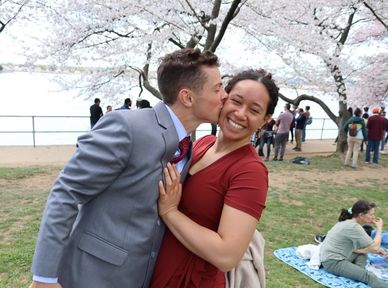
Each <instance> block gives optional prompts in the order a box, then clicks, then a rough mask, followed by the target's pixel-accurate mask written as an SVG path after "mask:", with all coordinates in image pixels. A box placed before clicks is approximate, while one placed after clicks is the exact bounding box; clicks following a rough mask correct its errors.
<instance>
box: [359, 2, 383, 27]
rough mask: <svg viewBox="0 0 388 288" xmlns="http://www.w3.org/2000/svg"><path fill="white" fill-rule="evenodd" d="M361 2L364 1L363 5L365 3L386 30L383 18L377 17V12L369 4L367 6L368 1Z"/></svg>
mask: <svg viewBox="0 0 388 288" xmlns="http://www.w3.org/2000/svg"><path fill="white" fill-rule="evenodd" d="M363 3H364V5H365V7H366V8H368V9H369V10H370V11H371V12H372V14H373V15H374V16H375V17H376V19H377V21H379V22H380V23H381V24H383V26H384V27H385V29H386V30H388V26H387V24H385V23H384V21H383V19H381V18H380V17H379V15H377V13H376V12H375V10H374V9H373V8H372V7H371V6H369V5H368V3H366V1H364V2H363Z"/></svg>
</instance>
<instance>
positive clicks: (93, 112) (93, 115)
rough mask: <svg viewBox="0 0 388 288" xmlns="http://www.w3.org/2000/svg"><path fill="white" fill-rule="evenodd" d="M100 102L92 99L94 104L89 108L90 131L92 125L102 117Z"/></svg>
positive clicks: (97, 99)
mask: <svg viewBox="0 0 388 288" xmlns="http://www.w3.org/2000/svg"><path fill="white" fill-rule="evenodd" d="M100 103H101V100H100V99H99V98H96V99H94V104H93V105H92V106H90V109H89V110H90V128H91V129H92V128H93V127H94V125H96V123H97V122H98V120H100V118H101V117H102V115H104V113H102V109H101V107H100Z"/></svg>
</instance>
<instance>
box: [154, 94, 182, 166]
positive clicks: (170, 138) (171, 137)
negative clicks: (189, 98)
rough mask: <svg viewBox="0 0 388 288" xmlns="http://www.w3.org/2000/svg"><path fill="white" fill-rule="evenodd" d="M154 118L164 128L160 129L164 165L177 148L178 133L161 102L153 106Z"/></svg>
mask: <svg viewBox="0 0 388 288" xmlns="http://www.w3.org/2000/svg"><path fill="white" fill-rule="evenodd" d="M154 110H155V113H156V118H157V120H158V123H159V125H160V126H161V127H162V128H164V130H163V131H162V137H163V141H164V144H165V145H164V148H165V150H164V155H163V157H162V159H161V160H162V163H163V167H166V165H167V162H168V161H170V159H171V158H172V157H173V156H174V153H175V151H176V149H177V148H178V141H179V139H178V133H177V131H176V129H175V126H174V123H173V122H172V120H171V117H170V114H169V113H168V111H167V108H166V106H165V104H164V103H163V102H159V103H158V104H156V105H155V106H154Z"/></svg>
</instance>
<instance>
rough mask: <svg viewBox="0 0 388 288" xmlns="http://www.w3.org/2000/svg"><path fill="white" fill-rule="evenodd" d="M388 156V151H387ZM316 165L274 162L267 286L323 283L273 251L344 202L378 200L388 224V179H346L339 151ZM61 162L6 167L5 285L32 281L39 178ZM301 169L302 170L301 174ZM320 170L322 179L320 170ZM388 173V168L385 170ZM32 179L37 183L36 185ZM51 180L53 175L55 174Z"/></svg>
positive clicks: (0, 275)
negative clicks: (283, 181)
mask: <svg viewBox="0 0 388 288" xmlns="http://www.w3.org/2000/svg"><path fill="white" fill-rule="evenodd" d="M384 156H385V155H384ZM310 160H311V165H309V166H307V165H296V164H292V163H289V162H283V163H279V162H276V163H275V162H268V164H267V166H268V168H269V171H270V174H271V179H273V178H274V177H276V176H277V175H281V176H279V177H286V180H287V183H288V184H287V185H270V186H271V187H270V191H269V194H268V199H267V208H266V210H265V213H264V215H263V217H262V219H261V220H260V223H259V225H258V229H259V230H260V231H261V232H262V234H263V236H264V238H265V240H266V248H265V251H266V253H265V269H266V271H267V286H268V287H269V288H272V287H273V288H275V287H276V288H278V287H322V286H321V285H319V284H317V283H316V282H314V281H312V280H311V279H310V278H308V277H306V276H304V275H303V274H302V273H299V272H297V271H296V270H294V269H293V268H291V267H290V266H288V265H286V264H284V263H283V262H281V261H279V260H278V259H277V258H275V257H274V256H273V251H274V250H275V249H278V248H284V247H290V246H298V245H302V244H308V243H313V237H314V235H315V234H324V233H326V232H327V230H328V229H330V228H331V226H332V225H334V223H336V221H337V218H338V214H339V211H340V209H341V208H348V207H350V206H351V205H352V204H353V203H354V202H355V201H356V200H358V199H368V200H370V201H373V202H376V204H377V205H378V207H377V213H376V214H377V215H378V216H380V217H382V218H383V220H384V222H385V225H384V228H385V230H388V228H387V227H388V209H387V207H388V188H387V187H388V180H387V176H385V177H384V179H381V181H380V179H379V180H376V179H374V178H371V179H370V180H368V179H366V180H365V179H364V181H362V183H359V182H357V181H354V180H352V179H349V180H348V179H344V180H343V183H338V181H331V180H332V179H333V178H337V177H345V178H346V174H347V172H349V173H353V171H352V170H351V169H350V168H344V167H342V165H341V163H342V161H341V160H340V159H339V157H337V156H331V157H316V158H312V159H310ZM381 160H382V161H381V163H382V167H380V168H365V169H363V167H362V170H360V171H362V172H361V173H364V174H365V173H373V172H374V171H377V170H375V169H385V171H387V172H388V158H387V157H386V156H385V158H383V159H381ZM59 170H60V168H59V167H26V168H0V201H1V206H0V219H1V222H0V287H7V288H8V287H10V288H17V287H28V285H29V283H30V281H31V273H30V271H29V270H30V265H31V260H32V255H33V251H34V245H35V238H36V234H37V231H38V229H39V223H40V218H41V214H42V210H43V207H44V203H45V200H46V198H47V194H48V189H49V186H47V181H46V183H43V184H42V185H39V183H40V182H39V181H32V180H36V179H37V178H39V179H48V178H50V179H52V178H53V173H54V174H57V173H58V172H59ZM295 173H299V174H298V175H302V176H303V177H302V176H301V177H296V176H295ZM318 174H319V175H320V177H319V179H318V180H317V179H316V177H314V175H318ZM385 175H387V174H385ZM32 183H34V184H33V185H32ZM50 184H51V180H50Z"/></svg>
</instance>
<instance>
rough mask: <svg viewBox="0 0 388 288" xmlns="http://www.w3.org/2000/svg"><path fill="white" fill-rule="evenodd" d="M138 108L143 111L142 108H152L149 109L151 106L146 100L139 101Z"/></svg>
mask: <svg viewBox="0 0 388 288" xmlns="http://www.w3.org/2000/svg"><path fill="white" fill-rule="evenodd" d="M138 108H139V109H144V108H152V107H151V104H150V102H149V101H148V100H145V99H142V100H140V101H139V105H138Z"/></svg>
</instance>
